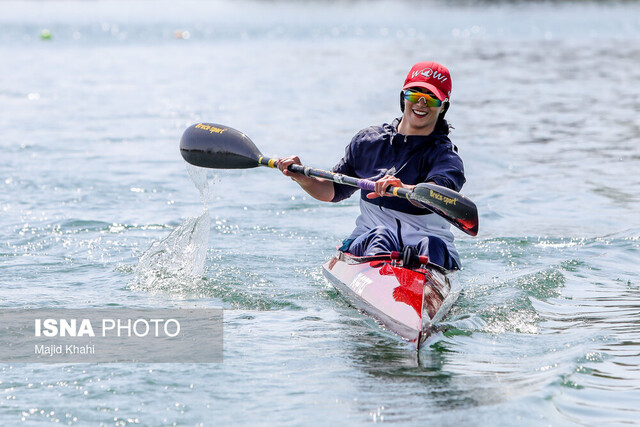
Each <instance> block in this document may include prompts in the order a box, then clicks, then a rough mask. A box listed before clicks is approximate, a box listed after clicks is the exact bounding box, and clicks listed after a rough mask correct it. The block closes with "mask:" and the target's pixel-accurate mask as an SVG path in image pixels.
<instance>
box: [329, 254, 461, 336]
mask: <svg viewBox="0 0 640 427" xmlns="http://www.w3.org/2000/svg"><path fill="white" fill-rule="evenodd" d="M419 260H420V262H418V263H416V264H417V266H415V267H414V266H412V268H405V267H404V266H403V264H404V262H403V261H402V255H401V254H399V253H397V252H394V253H391V254H389V255H377V256H372V257H356V256H354V255H351V254H348V253H344V252H338V254H337V255H336V256H335V257H333V258H331V259H330V260H329V261H328V262H327V263H325V264H324V265H323V268H322V270H323V273H324V275H325V277H326V278H327V279H329V280H330V281H331V283H332V284H333V286H334V287H335V288H336V289H338V290H339V291H340V292H341V293H342V295H343V296H344V297H345V298H346V299H347V301H348V302H349V303H351V304H352V305H353V306H354V307H356V308H358V309H360V310H362V311H363V312H365V313H366V314H368V315H370V316H372V317H373V318H375V319H377V320H379V321H380V322H382V324H383V325H384V326H385V327H386V328H388V329H389V330H391V331H393V332H395V333H396V334H398V335H400V336H401V337H403V338H404V339H406V340H408V341H409V342H412V343H414V344H415V345H416V347H417V348H420V346H421V345H422V344H423V343H424V341H425V340H426V339H427V338H428V337H429V336H430V335H431V334H433V332H434V331H435V328H434V324H435V323H436V322H438V321H440V320H441V319H442V318H443V317H444V315H445V314H446V313H447V311H448V310H449V308H450V307H451V305H452V304H453V302H454V301H455V298H456V297H457V292H452V289H451V282H450V280H449V277H447V273H448V272H447V271H446V270H444V269H442V268H441V267H439V266H437V265H434V264H430V263H429V262H428V259H426V257H419Z"/></svg>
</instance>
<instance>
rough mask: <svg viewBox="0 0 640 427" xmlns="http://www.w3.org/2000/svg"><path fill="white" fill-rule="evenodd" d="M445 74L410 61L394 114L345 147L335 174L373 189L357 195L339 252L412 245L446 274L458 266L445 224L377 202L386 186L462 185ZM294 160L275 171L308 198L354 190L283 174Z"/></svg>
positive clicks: (420, 211) (334, 198) (417, 209)
mask: <svg viewBox="0 0 640 427" xmlns="http://www.w3.org/2000/svg"><path fill="white" fill-rule="evenodd" d="M450 96H451V75H450V73H449V70H448V69H447V68H446V67H444V66H443V65H441V64H438V63H437V62H419V63H417V64H415V65H414V66H413V67H412V68H411V70H410V71H409V74H408V75H407V78H406V79H405V81H404V85H403V87H402V91H401V92H400V109H401V110H402V117H400V118H397V119H395V120H394V121H393V122H392V123H391V124H387V123H385V124H383V125H381V126H372V127H369V128H366V129H363V130H361V131H360V132H358V133H357V134H356V135H355V137H354V138H353V139H352V140H351V143H350V144H349V145H348V146H347V147H346V150H345V156H344V157H343V158H342V160H340V162H338V164H337V165H336V166H335V167H334V168H333V169H332V171H333V172H335V173H341V174H345V175H350V176H355V177H359V178H368V179H371V180H374V181H376V186H375V192H370V191H365V190H361V198H360V216H359V217H358V218H357V219H356V228H355V229H354V230H353V232H352V233H351V235H350V236H349V237H348V238H347V239H346V240H345V241H344V242H343V245H342V247H341V248H340V249H341V250H343V251H346V252H349V253H352V254H353V255H356V256H364V255H367V256H369V255H377V254H381V253H389V252H391V251H402V250H403V249H404V248H405V247H409V248H412V249H413V250H414V251H415V252H417V253H419V254H420V255H426V256H428V257H429V260H430V261H431V262H432V263H435V264H438V265H440V266H442V267H444V268H446V269H448V270H456V269H459V268H460V257H459V255H458V252H457V251H456V249H455V246H454V243H453V240H454V237H453V233H452V232H451V230H450V225H449V223H448V222H447V221H445V220H444V219H443V218H441V217H440V216H438V215H436V214H434V213H431V212H430V211H429V210H427V209H425V208H423V207H421V206H416V205H414V204H412V203H411V202H409V201H408V200H404V199H400V198H396V197H385V196H386V194H385V191H386V189H387V187H389V186H396V187H404V188H407V189H412V188H413V187H414V186H415V185H416V184H418V183H421V182H429V183H434V184H437V185H441V186H444V187H448V188H451V189H453V190H455V191H460V189H461V188H462V185H463V184H464V183H465V177H464V167H463V164H462V159H461V158H460V156H459V155H458V153H457V147H456V146H455V145H453V143H452V142H451V140H450V139H449V137H448V134H449V124H448V123H447V121H446V120H445V118H444V116H445V114H446V112H447V110H448V108H449V102H450ZM294 163H295V164H301V162H300V159H299V158H298V156H290V157H283V158H280V159H278V168H279V169H280V170H281V171H282V173H283V174H285V175H286V176H289V177H291V179H293V180H294V181H295V182H297V183H298V184H299V185H300V186H301V187H302V188H303V189H304V190H305V191H306V192H307V193H308V194H309V195H311V196H312V197H314V198H316V199H318V200H322V201H327V202H339V201H341V200H344V199H346V198H348V197H350V196H351V195H352V194H353V193H354V192H355V191H356V190H357V188H355V187H350V186H346V185H341V184H337V183H334V182H332V181H327V180H323V179H321V178H315V177H308V176H305V175H302V174H297V173H293V172H290V171H288V170H287V168H288V167H289V165H291V164H294Z"/></svg>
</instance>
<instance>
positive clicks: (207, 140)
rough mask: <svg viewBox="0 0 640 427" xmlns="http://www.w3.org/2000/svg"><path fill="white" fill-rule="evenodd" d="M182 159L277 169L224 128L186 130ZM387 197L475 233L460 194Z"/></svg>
mask: <svg viewBox="0 0 640 427" xmlns="http://www.w3.org/2000/svg"><path fill="white" fill-rule="evenodd" d="M180 153H181V154H182V157H183V158H184V159H185V160H186V161H187V162H189V163H191V164H192V165H195V166H200V167H204V168H213V169H249V168H255V167H258V166H268V167H271V168H275V167H277V159H273V158H265V157H264V156H263V155H262V153H261V152H260V150H258V148H257V147H256V146H255V144H254V143H253V141H251V139H249V137H248V136H247V135H245V134H244V133H242V132H240V131H237V130H235V129H233V128H230V127H228V126H224V125H218V124H211V123H198V124H195V125H192V126H190V127H188V128H187V129H186V130H185V131H184V134H183V135H182V138H181V139H180ZM289 170H290V171H292V172H296V173H301V174H304V175H307V176H313V177H317V178H324V179H326V180H329V181H333V182H335V183H338V184H345V185H350V186H352V187H358V188H360V189H363V190H368V191H374V189H375V182H374V181H371V180H369V179H360V178H354V177H351V176H346V175H342V174H338V173H333V172H329V171H324V170H320V169H313V168H310V167H308V166H302V165H291V166H289ZM387 194H389V195H393V196H396V197H401V198H405V199H408V200H413V201H416V202H418V203H420V204H421V205H422V206H424V207H426V208H427V209H429V210H431V211H433V212H435V213H436V214H438V215H440V216H441V217H443V218H444V219H446V220H447V221H449V222H450V223H451V224H453V225H454V226H456V227H458V228H459V229H460V230H462V231H464V232H465V233H467V234H469V235H471V236H475V235H477V234H478V208H477V207H476V205H475V203H473V202H472V201H471V200H469V199H467V198H466V197H464V196H463V195H462V194H460V193H458V192H456V191H453V190H451V189H449V188H446V187H441V186H439V185H435V184H427V183H421V184H418V185H416V186H415V188H414V189H413V190H407V189H405V188H401V187H389V188H387Z"/></svg>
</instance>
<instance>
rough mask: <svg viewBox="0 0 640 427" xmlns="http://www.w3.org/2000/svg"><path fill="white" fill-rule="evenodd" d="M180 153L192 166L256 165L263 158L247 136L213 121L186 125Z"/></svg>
mask: <svg viewBox="0 0 640 427" xmlns="http://www.w3.org/2000/svg"><path fill="white" fill-rule="evenodd" d="M180 153H181V154H182V157H183V158H184V159H185V160H186V161H187V162H189V163H191V164H192V165H195V166H200V167H203V168H213V169H249V168H255V167H258V166H259V164H258V159H259V158H260V157H262V153H260V150H258V147H256V146H255V144H254V143H253V141H251V140H250V139H249V137H248V136H247V135H245V134H244V133H242V132H240V131H237V130H235V129H233V128H230V127H228V126H224V125H216V124H212V123H198V124H195V125H192V126H189V127H188V128H187V130H185V131H184V134H182V138H181V139H180Z"/></svg>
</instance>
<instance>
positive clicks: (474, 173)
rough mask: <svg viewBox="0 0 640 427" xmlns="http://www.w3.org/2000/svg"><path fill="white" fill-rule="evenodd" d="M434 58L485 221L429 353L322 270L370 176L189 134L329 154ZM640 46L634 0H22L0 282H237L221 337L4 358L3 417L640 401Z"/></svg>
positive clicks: (27, 285) (394, 411) (43, 295)
mask: <svg viewBox="0 0 640 427" xmlns="http://www.w3.org/2000/svg"><path fill="white" fill-rule="evenodd" d="M427 24H428V25H427ZM43 30H48V33H46V32H43ZM47 34H50V35H51V36H50V37H48V36H47ZM425 59H434V60H438V61H440V62H443V63H445V64H447V65H448V67H449V68H450V69H451V71H452V79H453V94H452V107H451V111H450V112H449V113H448V116H449V118H450V121H451V123H452V124H453V125H454V126H455V130H454V131H453V132H452V135H451V136H452V139H453V140H454V142H455V143H456V144H457V145H458V146H459V148H460V153H461V155H462V157H463V159H464V160H465V167H466V172H467V184H466V185H465V187H464V189H463V192H464V193H465V194H466V195H467V196H469V197H470V198H471V199H473V200H474V201H475V202H476V203H477V204H478V206H479V209H480V213H481V218H480V221H481V222H480V234H479V236H478V237H477V238H471V237H468V236H466V235H463V234H462V233H458V232H456V236H457V242H458V249H459V252H460V253H461V255H462V259H463V263H464V269H463V270H462V271H461V272H459V273H457V280H458V281H459V283H460V284H461V286H462V288H463V292H462V294H461V296H460V298H459V300H458V302H457V304H456V305H455V306H454V307H453V309H452V311H451V313H450V315H449V316H448V318H446V319H445V322H446V324H447V325H448V330H447V332H445V333H444V334H440V335H439V336H437V337H436V338H435V339H434V340H433V341H432V342H431V343H430V345H429V346H428V347H426V348H424V349H423V350H422V351H421V352H420V353H419V354H418V355H416V354H415V352H413V351H411V349H410V347H409V346H408V345H407V344H406V343H404V342H403V341H401V340H400V339H398V338H397V337H395V336H393V335H392V334H390V333H388V332H386V331H384V330H382V329H381V328H379V327H378V326H377V325H376V324H375V322H373V321H372V320H370V319H368V318H366V317H364V316H363V315H361V314H359V313H358V312H357V311H355V310H354V309H352V308H351V307H349V306H348V305H347V304H346V303H345V302H344V301H343V300H342V299H341V298H340V296H339V295H338V293H337V292H336V291H335V290H334V289H333V288H332V287H331V286H329V285H328V283H327V282H325V280H324V279H323V278H322V274H321V269H320V265H321V263H322V262H323V261H324V260H326V259H328V258H329V257H330V256H331V255H332V254H333V252H334V248H335V246H336V244H337V243H338V242H339V241H340V240H341V239H342V238H343V237H344V236H345V235H346V234H347V233H349V232H350V230H351V229H352V227H353V222H354V219H355V216H356V215H357V212H358V206H357V200H356V198H353V200H348V201H346V202H345V203H342V204H339V205H329V204H323V203H320V202H317V201H315V200H312V199H310V198H309V197H307V196H305V194H304V193H303V192H302V190H300V189H299V188H298V187H297V186H296V185H295V184H294V183H292V182H291V181H289V180H287V179H284V178H283V177H282V176H279V175H278V174H277V173H276V172H274V171H271V170H264V169H252V170H234V171H224V170H222V171H215V172H212V171H209V172H208V173H205V172H204V171H194V170H192V169H191V170H190V169H188V168H187V167H186V166H185V163H184V162H183V160H182V158H181V157H180V154H179V152H178V141H179V138H180V136H181V134H182V131H183V130H184V129H185V128H186V127H187V126H189V125H190V124H192V123H194V122H197V121H208V122H217V123H223V124H226V125H229V126H232V127H234V128H237V129H240V130H242V131H243V132H245V133H246V134H247V135H249V136H250V137H251V139H253V141H254V142H256V144H257V145H258V147H260V148H261V150H262V151H263V152H264V153H265V154H268V155H270V156H277V155H285V154H291V153H297V154H299V155H300V156H301V158H302V160H303V161H304V162H305V163H307V164H309V165H311V166H315V167H319V168H330V167H331V166H332V165H333V164H334V163H335V162H337V160H338V159H339V158H340V157H341V155H342V153H343V150H344V146H345V145H346V144H347V143H348V141H349V140H350V138H351V137H352V135H353V134H354V133H355V132H356V131H358V130H359V129H361V128H363V127H365V126H368V125H371V124H377V123H382V122H388V121H390V120H392V119H393V118H394V117H396V116H398V115H399V114H400V112H399V108H398V105H397V103H398V101H397V98H398V92H399V88H400V86H401V83H402V81H403V79H404V77H405V75H406V72H407V71H408V69H409V68H410V67H411V65H412V64H413V63H414V62H417V61H420V60H425ZM638 64H640V5H638V4H637V3H635V2H624V3H609V2H597V3H589V2H570V3H563V2H550V3H532V4H530V3H523V2H515V3H507V2H481V3H475V2H464V3H457V2H455V4H454V2H449V3H445V2H421V3H416V2H391V1H386V2H305V3H304V4H299V3H295V2H247V1H239V2H230V1H215V2H168V1H161V2H145V1H135V2H127V3H126V6H125V4H124V3H122V2H106V1H97V2H56V1H51V2H23V1H19V2H16V1H5V2H0V111H1V114H0V130H1V131H2V132H1V133H0V144H1V146H2V151H3V156H2V158H3V161H2V164H3V167H2V168H1V169H0V171H1V173H2V176H0V245H1V246H0V307H3V308H20V307H29V308H44V307H46V308H55V307H61V308H63V307H64V308H79V307H101V308H104V307H153V308H161V307H172V308H175V307H222V308H224V309H225V312H224V331H225V333H224V340H225V341H224V362H223V363H221V364H211V365H190V364H180V363H176V364H166V365H160V364H158V365H145V364H121V365H118V364H111V365H110V364H78V365H70V364H67V365H59V364H58V365H46V364H38V365H25V364H7V363H5V364H1V365H0V369H1V374H0V390H1V391H2V402H3V403H2V405H0V421H1V422H2V424H6V425H15V424H19V423H21V422H22V423H32V422H37V421H57V422H60V423H64V424H69V425H76V424H78V425H87V424H93V425H95V424H104V425H127V424H132V423H140V424H143V425H167V424H174V423H175V424H181V425H182V424H184V425H191V424H204V425H209V424H218V423H219V424H223V423H224V424H236V423H241V424H256V423H258V424H276V425H289V424H294V425H302V424H314V425H315V424H320V425H322V424H342V425H345V424H351V423H355V424H364V423H367V422H371V421H376V422H379V421H385V422H402V423H406V424H427V423H432V424H434V425H455V424H461V425H469V424H482V425H494V424H499V425H520V424H524V425H548V424H551V425H626V424H631V423H634V422H637V420H638V419H640V411H639V410H638V409H637V408H638V407H640V368H639V367H638V366H640V332H639V328H638V325H639V324H640V309H639V307H640V304H638V294H639V287H640V280H639V276H640V268H639V267H638V259H639V256H640V219H639V218H640V217H639V215H638V212H639V211H640V178H639V174H638V170H640V148H639V147H640V114H638V112H639V110H640V85H639V84H638V81H640V67H638ZM176 362H180V361H179V360H176Z"/></svg>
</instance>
